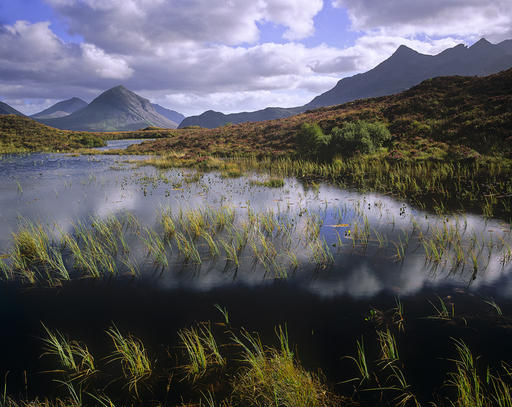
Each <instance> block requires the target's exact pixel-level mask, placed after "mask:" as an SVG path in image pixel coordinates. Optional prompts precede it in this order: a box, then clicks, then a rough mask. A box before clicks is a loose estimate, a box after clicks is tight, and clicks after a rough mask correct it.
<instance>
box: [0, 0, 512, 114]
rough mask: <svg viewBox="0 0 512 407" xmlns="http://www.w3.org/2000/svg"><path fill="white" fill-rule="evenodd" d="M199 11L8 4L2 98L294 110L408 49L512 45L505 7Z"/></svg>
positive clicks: (137, 3)
mask: <svg viewBox="0 0 512 407" xmlns="http://www.w3.org/2000/svg"><path fill="white" fill-rule="evenodd" d="M191 3H192V2H186V1H182V0H178V1H174V2H173V1H167V0H160V1H142V0H131V1H129V2H122V1H117V0H116V1H112V2H110V3H109V4H99V3H97V2H95V1H93V0H46V1H43V0H26V1H24V2H23V4H20V2H19V1H17V0H7V1H4V2H3V3H2V5H0V16H1V17H0V37H3V38H2V41H1V43H2V44H3V45H2V46H0V61H2V64H0V100H2V101H3V102H5V103H7V104H9V105H10V106H12V107H13V108H15V109H17V110H19V111H20V112H22V113H24V114H27V115H30V114H34V113H37V112H39V111H41V110H44V109H46V108H48V107H50V106H51V105H53V104H55V103H57V102H59V101H62V100H66V99H70V98H72V97H78V98H81V99H83V100H85V101H86V102H87V103H90V102H91V101H92V100H93V99H94V98H95V97H97V96H98V95H99V94H101V93H102V92H104V91H105V90H108V89H110V88H112V87H115V86H117V85H123V86H125V87H126V88H127V89H129V90H131V91H133V92H135V93H137V94H139V95H140V96H142V97H145V98H147V99H149V100H150V101H151V102H152V103H155V104H159V105H161V106H163V107H165V108H167V109H171V110H175V111H178V112H180V113H182V114H184V115H185V116H191V115H196V114H200V113H202V112H204V111H207V110H215V111H221V112H223V113H232V112H241V111H254V110H258V109H262V108H265V107H269V106H280V107H293V106H300V105H303V104H305V103H307V102H309V101H310V100H311V99H313V98H314V97H315V96H317V95H319V94H321V93H323V92H325V91H327V90H329V89H331V88H332V87H333V86H334V85H335V84H336V83H337V82H338V81H339V80H340V79H342V78H343V77H347V76H352V75H354V74H357V73H360V72H365V71H367V70H369V69H371V68H373V67H374V66H376V65H378V64H379V63H380V62H382V61H384V60H385V59H387V58H389V56H390V55H392V53H393V52H394V51H395V50H396V49H397V48H398V47H399V46H400V45H405V46H407V47H409V48H412V49H414V50H415V51H417V52H420V53H423V54H429V55H435V54H437V53H439V52H441V51H443V50H445V49H447V48H451V47H454V46H456V45H458V44H464V45H466V46H470V45H472V44H473V43H475V42H477V41H478V40H479V39H481V38H486V39H487V40H489V41H490V42H491V43H493V44H496V43H499V42H501V41H503V40H506V39H510V38H512V28H511V27H512V16H511V13H510V11H509V10H510V9H509V8H508V5H509V3H510V1H509V0H501V1H497V2H494V3H493V4H486V3H485V2H482V1H477V0H474V1H472V2H471V4H469V5H468V4H450V5H446V4H444V3H442V4H431V3H428V2H426V1H424V2H421V3H422V4H418V3H415V4H414V5H409V4H408V3H407V2H405V1H399V2H393V3H392V4H385V5H382V4H379V7H378V8H377V7H372V1H371V0H359V1H352V2H348V1H344V0H333V1H323V0H315V1H306V2H303V1H286V0H266V1H264V2H260V3H258V5H251V6H250V7H247V5H244V2H243V1H241V0H240V1H238V0H234V1H232V2H230V3H229V4H228V5H226V4H225V3H218V2H217V3H214V4H210V3H211V2H204V1H203V0H194V1H193V3H194V4H193V6H195V8H194V7H192V6H190V4H191ZM170 7H173V8H172V10H171V11H172V12H169V11H170ZM192 9H194V10H195V12H196V14H194V15H193V16H192V17H191V16H190V10H192ZM377 11H378V12H377ZM196 16H199V18H196ZM461 21H464V24H462V23H461ZM106 22H109V23H108V24H106ZM112 22H113V23H112ZM170 26H172V28H170Z"/></svg>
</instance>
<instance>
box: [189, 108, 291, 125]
mask: <svg viewBox="0 0 512 407" xmlns="http://www.w3.org/2000/svg"><path fill="white" fill-rule="evenodd" d="M298 113H301V110H300V108H283V107H267V108H266V109H263V110H257V111H255V112H242V113H232V114H224V113H221V112H215V111H213V110H208V111H207V112H204V113H202V114H200V115H199V116H190V117H187V118H186V119H185V120H183V121H182V122H181V124H180V126H179V128H180V129H181V128H183V127H188V126H201V127H206V128H208V129H213V128H215V127H220V126H224V125H226V124H228V123H233V124H239V123H244V122H259V121H264V120H273V119H283V118H285V117H289V116H292V115H294V114H298Z"/></svg>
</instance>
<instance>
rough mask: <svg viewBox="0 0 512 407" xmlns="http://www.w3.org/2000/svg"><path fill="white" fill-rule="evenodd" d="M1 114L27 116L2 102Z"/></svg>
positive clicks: (0, 105) (0, 104)
mask: <svg viewBox="0 0 512 407" xmlns="http://www.w3.org/2000/svg"><path fill="white" fill-rule="evenodd" d="M0 114H17V115H18V116H25V115H24V114H23V113H21V112H18V111H17V110H16V109H15V108H13V107H11V106H9V105H8V104H7V103H4V102H0Z"/></svg>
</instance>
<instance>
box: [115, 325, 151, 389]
mask: <svg viewBox="0 0 512 407" xmlns="http://www.w3.org/2000/svg"><path fill="white" fill-rule="evenodd" d="M106 332H107V335H108V336H109V337H110V339H111V340H112V343H113V345H114V351H113V353H112V354H111V355H110V356H109V360H110V361H111V362H114V361H119V362H120V363H121V368H122V372H123V376H124V377H125V379H126V380H127V381H128V387H129V389H130V391H134V392H135V395H136V396H137V397H139V383H141V382H143V381H144V380H146V379H148V378H149V377H150V376H151V373H152V366H151V362H150V360H149V358H148V355H147V351H146V349H145V347H144V344H143V343H142V341H141V340H140V339H137V338H134V337H133V336H131V335H128V336H123V335H122V334H121V332H119V330H118V329H117V327H116V326H115V325H112V326H111V327H110V328H109V329H108V330H107V331H106Z"/></svg>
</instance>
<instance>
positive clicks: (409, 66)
mask: <svg viewBox="0 0 512 407" xmlns="http://www.w3.org/2000/svg"><path fill="white" fill-rule="evenodd" d="M510 67H512V41H504V42H502V43H500V44H491V43H490V42H489V41H487V40H485V39H481V40H480V41H478V42H477V43H475V44H473V45H472V46H471V47H469V48H468V47H466V46H464V45H462V44H461V45H457V46H456V47H453V48H449V49H447V50H445V51H443V52H441V53H439V54H437V55H424V54H420V53H419V52H416V51H414V50H412V49H411V48H408V47H406V46H404V45H402V46H400V47H399V48H398V49H397V50H396V51H395V53H394V54H393V55H391V57H390V58H388V59H387V60H385V61H384V62H382V63H381V64H379V65H377V66H376V67H375V68H373V69H371V70H370V71H368V72H365V73H363V74H359V75H355V76H352V77H350V78H345V79H342V80H340V81H339V82H338V83H337V85H336V86H335V87H334V88H333V89H331V90H329V91H327V92H325V93H323V94H322V95H320V96H317V97H316V98H314V99H313V100H312V101H311V102H310V103H308V104H307V105H305V106H304V107H305V108H315V107H322V106H331V105H335V104H340V103H345V102H349V101H352V100H356V99H363V98H369V97H376V96H385V95H390V94H394V93H398V92H401V91H403V90H406V89H409V88H410V87H412V86H414V85H416V84H418V83H420V82H421V81H423V80H425V79H429V78H434V77H437V76H448V75H462V76H485V75H490V74H493V73H496V72H499V71H502V70H504V69H508V68H510Z"/></svg>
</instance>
